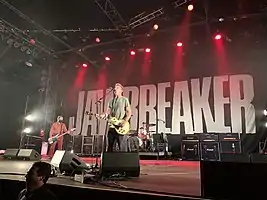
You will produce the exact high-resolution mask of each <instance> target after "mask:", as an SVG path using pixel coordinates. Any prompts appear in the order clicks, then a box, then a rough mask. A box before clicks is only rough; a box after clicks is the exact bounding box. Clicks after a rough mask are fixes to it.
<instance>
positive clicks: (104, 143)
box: [94, 88, 114, 169]
mask: <svg viewBox="0 0 267 200" xmlns="http://www.w3.org/2000/svg"><path fill="white" fill-rule="evenodd" d="M113 90H114V89H113V88H111V89H110V90H109V91H108V92H106V93H105V94H104V95H103V96H102V97H100V98H99V99H98V100H97V101H96V102H95V104H96V105H97V106H96V113H97V114H100V111H101V109H98V108H99V107H100V108H101V102H102V101H103V100H104V98H105V97H106V96H107V95H108V94H110V93H111V92H113ZM96 120H97V123H96V124H97V134H96V135H97V136H99V128H100V120H99V119H98V118H97V119H96ZM107 132H108V121H107V122H106V129H105V134H104V135H103V138H102V148H101V152H99V145H98V140H97V146H96V154H97V155H96V159H95V166H94V168H95V169H97V168H98V159H99V158H98V154H100V156H101V153H104V150H105V149H106V137H107ZM94 142H95V141H94Z"/></svg>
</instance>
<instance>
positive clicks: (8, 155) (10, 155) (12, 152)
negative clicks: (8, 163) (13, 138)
mask: <svg viewBox="0 0 267 200" xmlns="http://www.w3.org/2000/svg"><path fill="white" fill-rule="evenodd" d="M18 152H19V149H6V151H5V153H4V156H3V157H4V158H5V159H10V160H11V159H12V160H13V159H16V158H17V155H18Z"/></svg>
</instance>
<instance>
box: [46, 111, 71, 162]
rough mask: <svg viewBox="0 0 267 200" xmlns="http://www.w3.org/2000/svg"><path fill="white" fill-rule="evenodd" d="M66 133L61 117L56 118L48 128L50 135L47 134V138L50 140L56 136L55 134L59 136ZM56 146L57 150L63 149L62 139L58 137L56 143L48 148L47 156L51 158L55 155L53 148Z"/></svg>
mask: <svg viewBox="0 0 267 200" xmlns="http://www.w3.org/2000/svg"><path fill="white" fill-rule="evenodd" d="M65 132H67V127H66V125H65V124H64V123H63V117H62V116H58V117H57V121H56V122H54V123H53V124H52V126H51V128H50V133H49V138H52V137H54V136H56V135H57V134H59V135H61V134H63V133H65ZM56 145H57V149H58V150H62V147H63V137H59V138H58V141H56V142H54V143H53V144H52V145H51V146H50V148H49V152H48V155H49V156H50V157H52V156H53V155H54V153H55V148H56Z"/></svg>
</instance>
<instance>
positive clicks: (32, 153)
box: [17, 149, 41, 161]
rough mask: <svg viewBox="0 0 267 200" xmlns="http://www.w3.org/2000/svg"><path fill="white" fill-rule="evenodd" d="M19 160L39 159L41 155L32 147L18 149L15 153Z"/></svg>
mask: <svg viewBox="0 0 267 200" xmlns="http://www.w3.org/2000/svg"><path fill="white" fill-rule="evenodd" d="M17 158H18V159H19V160H28V161H29V160H32V161H36V160H40V159H41V155H40V154H39V153H38V152H37V151H36V150H34V149H20V150H19V152H18V155H17Z"/></svg>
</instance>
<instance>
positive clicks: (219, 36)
mask: <svg viewBox="0 0 267 200" xmlns="http://www.w3.org/2000/svg"><path fill="white" fill-rule="evenodd" d="M221 38H222V36H221V35H220V34H217V35H215V37H214V39H215V40H220V39H221Z"/></svg>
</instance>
